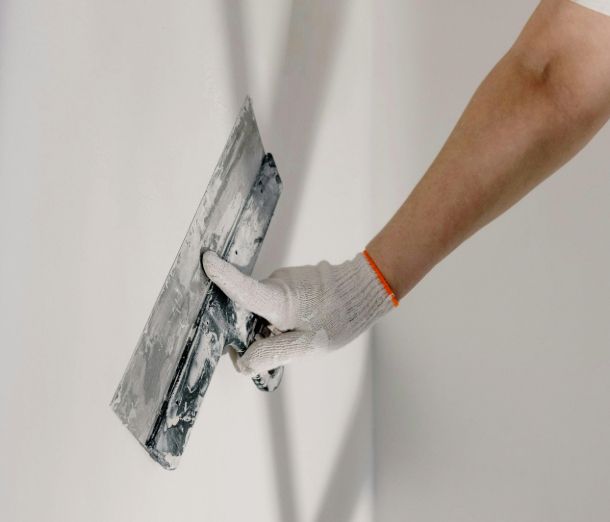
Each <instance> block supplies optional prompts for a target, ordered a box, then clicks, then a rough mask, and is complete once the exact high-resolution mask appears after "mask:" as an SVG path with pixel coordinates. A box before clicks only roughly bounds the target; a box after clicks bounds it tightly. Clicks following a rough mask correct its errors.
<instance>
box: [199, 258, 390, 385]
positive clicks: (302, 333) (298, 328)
mask: <svg viewBox="0 0 610 522" xmlns="http://www.w3.org/2000/svg"><path fill="white" fill-rule="evenodd" d="M202 263H203V268H204V270H205V272H206V274H207V276H208V277H209V278H210V279H211V280H212V281H213V282H214V283H215V284H216V285H217V286H218V287H219V288H220V289H221V290H222V291H223V292H224V293H225V294H226V295H227V296H228V297H229V298H230V299H232V300H233V301H234V302H235V303H236V304H237V305H238V306H240V307H242V308H244V309H246V310H249V311H251V312H253V313H255V314H257V315H260V316H261V317H264V318H265V319H267V321H269V322H270V323H271V324H272V325H273V326H275V327H276V328H278V329H280V330H282V331H283V333H281V334H279V335H276V336H272V337H268V338H265V339H260V340H258V341H256V342H254V343H253V344H252V345H251V346H250V347H249V348H248V350H247V351H246V352H245V353H244V354H243V356H242V357H241V358H238V359H234V362H235V365H236V367H237V369H238V371H240V372H241V373H244V374H246V375H249V376H253V375H256V374H257V373H260V372H262V371H265V370H270V369H272V368H276V367H277V366H282V365H285V364H286V363H289V362H290V361H292V360H293V359H296V358H298V357H301V356H303V355H306V354H310V353H316V352H320V351H324V350H330V349H334V348H340V347H341V346H343V345H345V344H347V343H349V342H350V341H352V340H353V339H355V338H356V337H358V336H359V335H360V334H361V333H362V332H364V331H365V330H366V329H367V328H368V327H369V326H370V325H371V324H372V323H373V322H374V321H376V320H377V319H378V318H379V317H381V316H382V315H384V314H385V313H387V312H388V311H389V310H390V309H391V308H392V306H393V305H394V306H396V305H398V301H397V300H396V298H395V297H394V294H393V293H392V291H391V290H390V287H389V285H388V284H387V283H386V282H385V279H384V278H383V276H382V275H381V272H379V270H378V269H377V267H376V266H375V264H374V262H373V261H372V259H371V258H370V256H368V254H367V253H366V252H364V253H362V254H358V255H357V256H356V257H355V258H354V259H352V260H351V261H346V262H345V263H342V264H340V265H331V264H329V263H327V262H326V261H322V262H321V263H319V264H318V265H316V266H301V267H295V268H281V269H279V270H276V271H275V272H273V274H271V276H269V278H267V279H264V280H262V281H257V280H255V279H253V278H251V277H248V276H246V275H244V274H242V273H241V272H240V271H239V270H238V269H237V268H235V267H234V266H233V265H231V264H230V263H227V262H226V261H224V260H222V259H221V258H220V257H218V256H217V255H216V254H215V253H214V252H211V251H208V252H205V253H204V254H203V257H202Z"/></svg>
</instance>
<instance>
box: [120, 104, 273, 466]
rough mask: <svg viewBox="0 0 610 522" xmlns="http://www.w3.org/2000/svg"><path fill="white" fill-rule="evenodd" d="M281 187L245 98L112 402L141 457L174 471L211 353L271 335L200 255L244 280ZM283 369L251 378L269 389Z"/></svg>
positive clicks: (214, 358)
mask: <svg viewBox="0 0 610 522" xmlns="http://www.w3.org/2000/svg"><path fill="white" fill-rule="evenodd" d="M281 189H282V182H281V179H280V176H279V174H278V172H277V169H276V166H275V162H274V160H273V157H272V156H271V154H265V150H264V149H263V144H262V141H261V137H260V134H259V131H258V127H257V124H256V120H255V118H254V112H253V110H252V103H251V101H250V98H246V101H245V103H244V105H243V107H242V108H241V111H240V113H239V116H238V118H237V121H236V122H235V125H234V127H233V130H232V131H231V135H230V136H229V139H228V141H227V144H226V145H225V148H224V151H223V153H222V155H221V157H220V160H219V161H218V164H217V166H216V169H215V170H214V174H213V175H212V178H211V180H210V183H209V185H208V187H207V189H206V191H205V194H204V196H203V199H202V200H201V203H200V204H199V207H198V208H197V211H196V213H195V217H194V218H193V221H192V222H191V225H190V227H189V229H188V231H187V233H186V237H185V238H184V241H183V242H182V245H181V247H180V250H179V251H178V255H177V256H176V259H175V260H174V263H173V265H172V267H171V268H170V271H169V274H168V275H167V278H166V279H165V283H164V284H163V287H162V288H161V293H160V294H159V297H158V298H157V301H156V303H155V305H154V307H153V309H152V312H151V314H150V317H149V318H148V321H147V323H146V326H145V327H144V331H143V332H142V335H141V336H140V339H139V341H138V344H137V346H136V349H135V351H134V353H133V355H132V357H131V360H130V361H129V364H128V366H127V369H126V370H125V374H124V375H123V378H122V380H121V382H120V383H119V386H118V387H117V390H116V392H115V394H114V398H113V399H112V402H111V406H112V408H113V410H114V411H115V413H116V414H117V415H118V417H119V418H120V419H121V421H122V422H123V423H124V424H125V426H126V427H127V428H128V429H129V431H131V433H132V434H133V435H134V436H135V437H136V439H138V441H139V442H140V444H142V446H144V448H145V449H146V451H148V453H149V454H150V455H151V456H152V457H153V458H154V459H155V460H156V461H157V462H158V463H159V464H161V465H162V466H163V467H164V468H167V469H174V468H176V466H177V465H178V461H179V459H180V456H181V455H182V452H183V450H184V446H185V444H186V442H187V440H188V436H189V432H190V430H191V428H192V426H193V423H194V422H195V417H196V416H197V411H198V410H199V405H200V403H201V399H202V398H203V396H204V394H205V392H206V390H207V388H208V385H209V384H210V379H211V377H212V374H213V373H214V369H215V368H216V364H217V363H218V360H219V358H220V356H221V355H222V354H223V352H224V351H225V350H226V348H227V347H228V346H231V347H233V348H234V349H235V350H236V351H237V352H238V353H240V354H241V353H243V352H245V350H246V348H247V347H248V346H249V345H250V344H251V343H252V342H253V341H254V338H255V337H257V336H268V335H271V330H272V327H271V326H270V325H269V324H268V323H267V322H266V321H265V320H264V319H262V318H261V317H258V316H256V315H253V314H251V313H249V312H247V311H245V310H241V309H239V308H238V307H237V306H236V305H235V304H234V303H233V302H232V301H231V300H230V299H228V298H227V297H226V296H225V295H224V294H223V293H222V292H221V291H220V290H219V289H218V288H217V287H216V286H215V285H214V284H213V283H211V282H210V280H209V279H208V278H207V277H206V275H205V273H204V271H203V269H202V267H201V254H202V252H204V251H206V250H213V251H214V252H216V253H217V254H218V255H219V256H221V257H222V258H223V259H225V260H227V261H229V262H231V263H232V264H234V265H236V266H237V267H238V268H239V269H240V270H241V271H242V272H244V273H246V274H250V273H251V272H252V269H253V267H254V263H255V262H256V258H257V256H258V253H259V250H260V248H261V244H262V242H263V239H264V238H265V234H266V232H267V228H268V227H269V222H270V221H271V216H272V215H273V212H274V210H275V206H276V203H277V201H278V198H279V196H280V192H281ZM282 373H283V369H282V368H277V369H275V370H271V371H269V372H267V373H265V374H261V375H257V376H256V377H254V379H253V380H254V383H255V384H256V386H257V387H258V388H259V389H261V390H264V391H273V390H274V389H275V388H277V387H278V386H279V383H280V380H281V378H282Z"/></svg>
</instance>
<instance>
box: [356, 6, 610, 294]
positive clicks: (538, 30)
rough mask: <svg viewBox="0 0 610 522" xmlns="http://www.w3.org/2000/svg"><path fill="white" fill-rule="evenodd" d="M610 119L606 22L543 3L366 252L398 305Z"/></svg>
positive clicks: (609, 37) (609, 32)
mask: <svg viewBox="0 0 610 522" xmlns="http://www.w3.org/2000/svg"><path fill="white" fill-rule="evenodd" d="M609 116H610V17H608V16H605V15H602V14H600V13H597V12H594V11H591V10H590V9H587V8H584V7H582V6H580V5H576V4H574V3H572V2H569V1H568V0H543V1H542V2H541V3H540V5H539V6H538V8H537V9H536V10H535V12H534V13H533V15H532V16H531V18H530V20H529V21H528V23H527V24H526V26H525V28H524V29H523V31H522V33H521V34H520V35H519V37H518V39H517V41H516V42H515V44H514V45H513V46H512V48H511V49H510V50H509V51H508V53H507V54H506V55H505V56H504V57H503V58H502V59H501V60H500V61H499V62H498V64H497V65H496V66H495V67H494V68H493V70H492V71H491V72H490V73H489V75H488V76H487V77H486V78H485V80H484V81H483V82H482V84H481V85H480V87H479V88H478V89H477V91H476V92H475V94H474V95H473V97H472V99H471V101H470V103H469V104H468V106H467V107H466V109H465V111H464V113H463V114H462V116H461V118H460V119H459V121H458V123H457V125H456V126H455V128H454V129H453V131H452V133H451V135H450V136H449V138H448V140H447V142H446V143H445V145H444V146H443V148H442V149H441V151H440V152H439V154H438V156H437V157H436V159H435V160H434V161H433V162H432V165H431V166H430V168H429V169H428V171H427V172H426V174H425V175H424V176H423V178H422V179H421V180H420V182H419V183H418V184H417V186H416V187H415V189H414V190H413V191H412V192H411V194H410V195H409V197H408V198H407V200H406V201H405V203H404V204H403V205H402V206H401V207H400V209H399V210H398V211H397V212H396V214H395V215H394V216H393V217H392V219H391V220H390V221H389V223H388V224H387V225H386V226H385V227H384V228H383V229H382V230H381V232H379V234H377V236H376V237H375V238H374V239H373V240H372V241H371V242H370V243H369V245H368V246H367V249H368V251H369V252H370V254H371V256H372V257H373V258H374V259H375V261H376V262H377V264H378V266H379V267H380V269H381V271H382V272H383V274H384V275H385V277H386V278H387V280H388V281H389V283H390V285H391V287H392V288H393V289H394V292H395V293H396V294H397V296H398V297H399V298H401V297H403V296H404V295H406V294H407V293H408V292H409V291H410V290H411V289H412V288H413V287H414V286H415V285H416V284H417V282H419V281H420V280H421V279H422V278H423V277H424V276H425V275H426V273H428V271H429V270H431V269H432V268H433V267H434V266H435V265H436V264H437V263H438V262H439V261H440V260H441V259H443V258H444V257H445V256H446V255H447V254H449V253H450V252H451V251H452V250H453V249H455V248H456V247H457V246H459V245H460V244H461V243H462V242H463V241H464V240H466V239H467V238H468V237H470V236H471V235H472V234H474V233H475V232H477V231H478V230H479V229H480V228H482V227H483V226H485V225H486V224H487V223H489V222H490V221H492V220H493V219H494V218H496V217H497V216H499V215H500V214H502V213H503V212H504V211H505V210H507V209H508V208H509V207H511V206H512V205H513V204H515V203H516V202H517V201H518V200H520V199H521V198H522V197H523V196H525V195H526V194H527V193H528V192H529V191H530V190H532V189H533V188H534V187H535V186H536V185H538V184H539V183H540V182H541V181H543V180H544V179H545V178H546V177H548V176H550V175H551V174H552V173H553V172H555V171H556V170H557V169H559V167H561V166H562V165H563V164H564V163H565V162H567V161H568V160H569V159H571V158H572V157H573V156H574V155H575V154H576V153H577V152H578V151H579V150H580V149H581V148H582V147H584V146H585V144H586V143H587V142H588V141H589V140H590V139H591V138H592V137H593V136H594V135H595V133H596V132H597V131H598V130H599V129H600V128H601V127H602V126H603V124H604V123H605V122H606V121H607V119H608V117H609Z"/></svg>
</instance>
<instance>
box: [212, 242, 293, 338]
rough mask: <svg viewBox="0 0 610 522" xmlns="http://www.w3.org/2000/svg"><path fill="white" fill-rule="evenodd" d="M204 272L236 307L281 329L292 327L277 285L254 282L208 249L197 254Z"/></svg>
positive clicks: (284, 295)
mask: <svg viewBox="0 0 610 522" xmlns="http://www.w3.org/2000/svg"><path fill="white" fill-rule="evenodd" d="M201 264H202V265H203V269H204V271H205V273H206V275H207V276H208V277H209V278H210V280H211V281H212V282H213V283H214V284H215V285H217V286H218V287H219V288H220V289H221V290H222V291H223V292H224V293H225V294H226V295H227V296H228V297H229V298H230V299H231V300H232V301H234V302H235V303H237V305H238V306H240V307H242V308H244V309H246V310H248V311H250V312H253V313H255V314H257V315H260V316H261V317H264V318H265V319H267V321H269V322H270V323H271V324H274V325H276V326H278V327H279V328H281V329H282V330H285V329H288V328H292V327H293V326H294V325H291V324H289V322H288V317H287V313H286V310H287V308H288V307H287V306H286V303H287V298H286V292H285V291H284V290H283V288H282V287H281V286H279V285H273V284H268V283H264V282H260V281H257V280H256V279H253V278H252V277H250V276H247V275H245V274H242V273H241V272H240V271H239V269H237V268H236V267H234V266H233V265H232V264H231V263H228V262H227V261H225V260H223V259H221V258H220V257H218V255H217V254H216V253H215V252H212V251H211V250H208V251H207V252H204V254H203V255H202V256H201Z"/></svg>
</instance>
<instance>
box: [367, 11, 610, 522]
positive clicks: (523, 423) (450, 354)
mask: <svg viewBox="0 0 610 522" xmlns="http://www.w3.org/2000/svg"><path fill="white" fill-rule="evenodd" d="M535 4H536V2H534V1H527V0H519V1H513V2H500V1H496V2H492V1H488V0H471V1H468V2H450V1H446V0H432V1H427V2H420V1H414V0H411V1H402V0H401V1H398V0H397V1H387V2H382V3H379V4H378V8H377V9H376V12H375V20H374V38H373V40H374V59H375V60H374V61H375V64H376V65H375V71H376V72H375V75H374V85H375V87H374V92H373V109H374V121H373V136H374V142H373V143H374V144H373V149H372V152H373V155H374V157H375V176H376V177H375V180H374V181H375V183H374V184H373V185H372V190H373V191H374V200H375V204H376V207H375V208H376V214H375V216H374V221H375V227H379V226H381V225H382V224H383V223H384V222H385V220H386V219H387V218H388V217H389V216H390V214H391V213H392V211H393V210H394V209H395V208H396V207H397V206H398V205H399V204H400V202H402V199H403V198H404V196H405V195H406V194H407V193H408V191H409V190H410V189H411V188H412V187H413V185H414V183H415V182H416V181H417V179H418V178H419V177H420V176H421V174H422V173H423V171H424V170H425V169H426V167H427V166H428V164H429V163H430V162H431V160H432V159H433V157H434V156H435V154H436V153H437V152H438V150H439V148H440V146H441V145H442V142H443V141H444V140H445V138H446V137H447V135H448V133H449V131H450V130H451V127H452V126H453V124H454V123H455V121H456V119H457V117H458V116H459V114H460V113H461V111H462V109H463V108H464V105H465V103H466V102H467V100H468V98H469V97H470V95H471V94H472V92H473V91H474V89H475V88H476V86H477V84H478V83H479V82H480V81H481V79H482V78H483V76H484V75H485V74H486V73H487V72H488V71H489V69H490V68H491V66H492V65H493V64H494V63H495V62H496V61H497V59H498V58H499V57H500V56H501V55H502V53H503V52H505V51H506V50H507V49H508V47H509V46H510V44H511V42H512V41H513V39H514V38H515V36H516V35H517V34H518V32H519V30H520V28H521V27H522V24H523V23H524V22H525V20H526V19H527V17H528V16H529V14H530V12H531V11H532V10H533V8H534V7H535ZM609 140H610V128H606V129H605V130H604V131H602V132H601V133H600V134H599V135H598V136H597V138H595V140H594V141H593V142H592V143H591V144H590V145H589V146H588V147H587V149H586V150H585V151H584V152H583V153H582V154H581V155H580V156H579V157H578V158H576V159H575V160H574V161H573V162H571V163H570V164H569V165H568V166H566V167H565V168H563V169H562V170H561V172H559V173H558V174H556V176H555V177H554V178H552V179H550V180H549V181H547V182H545V183H544V184H543V185H542V186H541V187H539V188H538V190H536V191H535V192H534V193H533V194H531V195H530V196H528V197H527V198H526V199H525V200H524V201H523V202H521V203H520V204H519V205H517V206H516V207H515V208H514V209H512V210H510V211H509V212H508V213H507V214H506V215H505V216H503V217H501V218H500V219H499V220H498V221H497V222H495V223H493V224H492V225H491V226H489V227H487V228H486V229H485V230H483V231H482V232H481V233H480V234H478V235H477V236H476V237H474V238H473V239H471V240H470V241H468V242H467V243H466V244H465V245H463V246H462V247H460V248H459V249H458V250H457V251H456V252H455V253H454V254H453V255H452V256H450V257H449V258H448V259H447V260H445V261H444V262H443V263H442V264H440V265H439V266H438V267H437V268H436V269H435V270H434V271H433V272H432V273H431V274H430V275H429V276H428V277H427V278H426V279H425V280H424V281H423V282H422V283H421V284H420V285H419V286H418V287H417V288H416V289H415V290H414V291H413V292H412V293H411V294H410V295H409V296H408V297H407V298H406V299H405V300H404V301H403V303H401V306H400V307H399V309H398V310H396V311H395V312H394V313H393V314H391V315H390V316H388V317H387V318H385V319H384V320H383V321H382V322H381V324H380V325H379V326H378V327H377V328H376V329H375V333H374V344H375V348H374V352H373V353H374V367H375V370H374V412H375V423H374V426H375V435H374V437H375V450H376V451H375V469H376V490H375V491H376V497H375V502H376V509H375V517H374V518H375V520H376V521H377V522H385V521H403V520H413V521H417V522H428V521H430V522H439V521H448V520H450V521H452V522H461V521H489V520H493V521H498V522H499V521H516V520H518V521H520V522H529V521H531V522H534V521H536V522H541V521H549V522H550V521H553V522H568V521H575V520H591V521H602V520H608V518H609V517H610V497H609V495H608V484H610V444H609V443H608V441H609V440H610V408H609V406H608V397H610V378H609V376H610V352H609V346H610V323H609V321H608V314H609V312H610V291H609V290H610V277H609V276H608V267H609V266H610V242H609V240H608V237H609V235H610V234H609V233H610V228H609V226H610V225H609V222H608V208H609V202H610V172H609V168H608V164H609V161H610V156H609V154H610V152H609V149H610V147H608V143H609Z"/></svg>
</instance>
